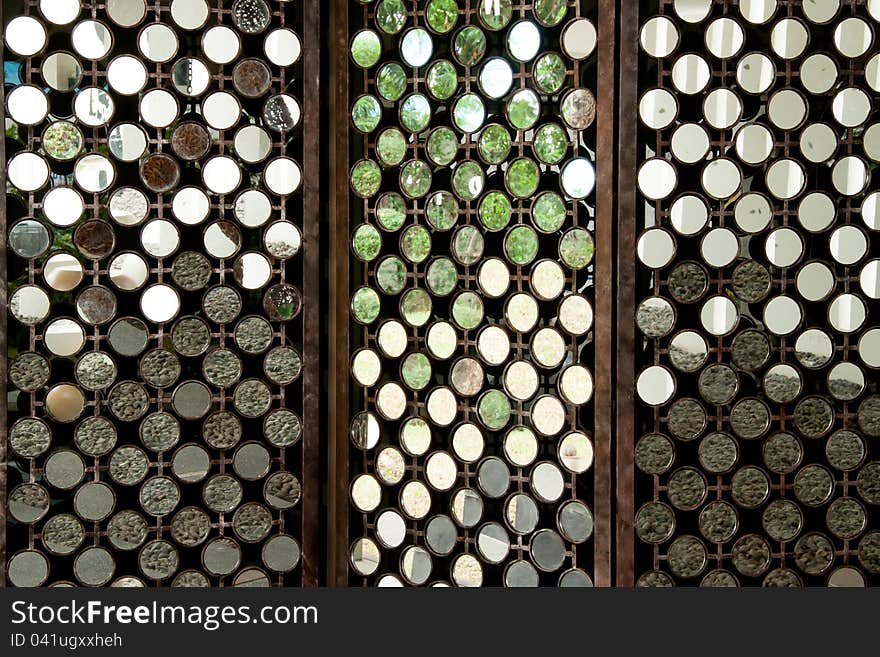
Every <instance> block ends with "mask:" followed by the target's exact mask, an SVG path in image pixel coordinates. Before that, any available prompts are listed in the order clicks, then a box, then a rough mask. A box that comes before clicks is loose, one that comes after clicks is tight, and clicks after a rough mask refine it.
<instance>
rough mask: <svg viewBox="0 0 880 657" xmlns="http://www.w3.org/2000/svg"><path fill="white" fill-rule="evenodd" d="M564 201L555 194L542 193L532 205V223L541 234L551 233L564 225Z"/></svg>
mask: <svg viewBox="0 0 880 657" xmlns="http://www.w3.org/2000/svg"><path fill="white" fill-rule="evenodd" d="M565 213H566V208H565V201H563V200H562V197H561V196H560V195H559V194H557V193H556V192H542V193H541V194H539V195H538V198H536V199H535V202H534V204H532V221H533V222H534V224H535V226H536V227H537V228H538V230H540V231H541V232H543V233H553V232H556V231H557V230H559V229H560V228H562V224H564V223H565Z"/></svg>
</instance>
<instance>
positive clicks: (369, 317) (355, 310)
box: [351, 286, 382, 324]
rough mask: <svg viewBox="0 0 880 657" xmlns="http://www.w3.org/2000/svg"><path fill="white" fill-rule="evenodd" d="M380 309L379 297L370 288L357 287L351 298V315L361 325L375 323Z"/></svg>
mask: <svg viewBox="0 0 880 657" xmlns="http://www.w3.org/2000/svg"><path fill="white" fill-rule="evenodd" d="M381 307H382V304H381V301H380V300H379V295H378V294H377V293H376V290H374V289H373V288H371V287H366V286H364V287H359V288H358V289H357V290H355V292H354V294H353V295H352V296H351V313H352V315H353V316H354V318H355V321H357V322H360V323H361V324H372V323H373V322H375V321H376V318H377V317H379V310H380V309H381Z"/></svg>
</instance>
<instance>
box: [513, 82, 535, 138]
mask: <svg viewBox="0 0 880 657" xmlns="http://www.w3.org/2000/svg"><path fill="white" fill-rule="evenodd" d="M540 115H541V101H540V100H539V99H538V95H537V94H536V93H535V92H534V91H532V90H531V89H522V90H520V91H517V92H516V93H515V94H513V97H512V98H511V99H510V101H509V102H508V103H507V120H508V122H509V123H510V125H512V126H513V127H514V128H516V129H517V130H529V129H530V128H531V127H532V126H534V125H535V123H536V122H537V120H538V117H539V116H540Z"/></svg>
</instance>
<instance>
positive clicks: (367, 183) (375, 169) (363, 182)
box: [351, 160, 382, 198]
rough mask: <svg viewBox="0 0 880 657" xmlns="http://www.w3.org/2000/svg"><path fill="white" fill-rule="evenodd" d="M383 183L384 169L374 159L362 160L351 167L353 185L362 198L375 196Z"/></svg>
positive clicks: (355, 191)
mask: <svg viewBox="0 0 880 657" xmlns="http://www.w3.org/2000/svg"><path fill="white" fill-rule="evenodd" d="M381 185H382V169H381V168H380V167H379V165H378V164H377V163H376V162H373V161H372V160H361V161H360V162H358V163H357V164H355V165H354V166H353V167H352V168H351V187H352V189H353V190H354V193H355V194H357V195H358V196H360V197H361V198H370V197H371V196H375V194H376V192H378V191H379V187H380V186H381Z"/></svg>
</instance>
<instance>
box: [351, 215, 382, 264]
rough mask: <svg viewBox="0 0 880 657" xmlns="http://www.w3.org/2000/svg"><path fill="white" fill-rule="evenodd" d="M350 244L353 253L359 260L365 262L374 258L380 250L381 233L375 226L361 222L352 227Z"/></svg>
mask: <svg viewBox="0 0 880 657" xmlns="http://www.w3.org/2000/svg"><path fill="white" fill-rule="evenodd" d="M351 246H352V248H353V249H354V254H355V255H356V256H357V257H358V258H360V259H361V260H364V261H366V262H369V261H370V260H375V259H376V257H377V256H378V255H379V251H381V250H382V234H381V233H380V232H379V231H378V230H376V227H375V226H371V225H369V224H361V225H360V226H358V227H357V228H355V229H354V235H353V236H352V238H351Z"/></svg>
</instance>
